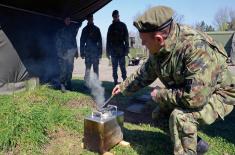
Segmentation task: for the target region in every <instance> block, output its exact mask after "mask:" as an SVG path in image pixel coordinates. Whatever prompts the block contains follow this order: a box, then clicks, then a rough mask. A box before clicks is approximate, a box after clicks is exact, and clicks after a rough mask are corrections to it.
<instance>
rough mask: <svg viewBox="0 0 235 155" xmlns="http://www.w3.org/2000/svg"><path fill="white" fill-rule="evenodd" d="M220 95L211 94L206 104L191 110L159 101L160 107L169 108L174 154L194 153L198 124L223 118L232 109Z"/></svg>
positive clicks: (188, 154) (209, 122)
mask: <svg viewBox="0 0 235 155" xmlns="http://www.w3.org/2000/svg"><path fill="white" fill-rule="evenodd" d="M222 101H223V100H222V98H221V96H220V95H216V94H213V95H212V97H211V98H210V100H209V102H208V104H206V105H205V106H204V107H203V108H202V109H201V110H198V111H191V110H186V109H182V108H179V107H176V106H175V105H173V104H171V103H169V102H168V103H167V102H164V101H160V102H158V103H159V106H160V109H163V111H164V110H169V109H171V110H172V112H171V115H170V118H169V128H170V135H171V140H172V142H173V145H174V154H175V155H196V154H197V152H196V150H197V129H198V126H200V125H203V124H205V125H210V124H212V123H213V122H215V121H216V120H217V119H219V118H221V119H224V117H225V116H226V115H228V114H229V113H230V112H231V111H232V110H233V105H228V104H225V103H223V102H222Z"/></svg>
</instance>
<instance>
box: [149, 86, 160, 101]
mask: <svg viewBox="0 0 235 155" xmlns="http://www.w3.org/2000/svg"><path fill="white" fill-rule="evenodd" d="M159 89H161V88H160V87H158V86H157V87H155V88H154V89H153V91H152V92H151V97H152V99H153V100H155V99H156V96H157V94H158V91H159Z"/></svg>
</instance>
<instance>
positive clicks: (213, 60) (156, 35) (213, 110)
mask: <svg viewBox="0 0 235 155" xmlns="http://www.w3.org/2000/svg"><path fill="white" fill-rule="evenodd" d="M173 13H174V12H173V10H172V9H171V8H169V7H166V6H157V7H153V8H151V9H149V10H147V11H146V12H145V13H144V14H143V15H142V16H140V17H139V18H138V19H137V20H136V21H134V26H135V27H136V28H137V29H138V31H139V33H140V38H141V39H142V44H143V45H145V46H146V47H147V48H148V49H149V52H150V56H149V58H148V60H147V61H146V62H145V63H144V64H143V65H142V66H141V67H140V68H139V69H138V70H137V71H136V73H133V74H132V75H131V76H130V77H129V78H127V79H126V80H125V81H124V82H123V83H121V84H120V85H116V86H115V88H114V89H113V92H112V94H113V95H116V94H118V93H120V92H121V93H123V94H129V95H130V94H132V93H134V92H136V91H137V90H139V89H140V88H143V87H145V86H148V85H149V84H151V83H152V82H154V81H155V79H156V78H159V79H160V80H161V81H162V82H163V84H164V85H165V86H166V88H155V89H154V90H153V91H152V92H151V96H152V99H153V100H154V101H155V102H156V103H157V104H158V105H159V107H160V109H161V110H165V109H170V110H171V114H170V117H169V128H170V135H171V139H172V142H173V144H174V154H175V155H189V154H190V155H196V154H203V153H205V152H206V151H207V150H208V144H207V143H206V142H205V141H203V140H202V139H200V138H199V137H198V136H197V128H198V126H199V125H200V124H207V125H210V124H212V123H213V122H214V121H215V120H216V119H220V118H221V119H223V118H224V117H225V116H226V115H228V114H229V113H230V112H231V111H232V109H233V105H234V104H235V97H234V96H235V83H234V81H235V80H234V77H233V76H232V75H231V73H230V71H229V69H228V65H227V63H226V59H227V54H226V52H225V49H224V48H223V46H221V45H219V44H217V43H216V42H215V41H214V40H213V39H212V38H211V37H209V36H208V35H206V34H205V33H203V32H200V31H197V30H194V29H192V28H190V27H188V26H184V25H179V24H177V23H175V22H174V21H173V18H172V16H173Z"/></svg>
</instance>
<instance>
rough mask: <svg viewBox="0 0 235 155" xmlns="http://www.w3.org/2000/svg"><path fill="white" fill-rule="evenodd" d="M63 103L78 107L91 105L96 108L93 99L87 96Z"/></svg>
mask: <svg viewBox="0 0 235 155" xmlns="http://www.w3.org/2000/svg"><path fill="white" fill-rule="evenodd" d="M65 105H66V106H67V107H69V108H80V107H84V106H88V107H91V108H92V109H95V108H96V106H95V105H96V103H95V101H94V100H92V99H91V98H89V97H84V98H82V99H79V100H70V101H68V102H67V103H66V104H65Z"/></svg>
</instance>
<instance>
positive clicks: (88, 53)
mask: <svg viewBox="0 0 235 155" xmlns="http://www.w3.org/2000/svg"><path fill="white" fill-rule="evenodd" d="M80 54H81V57H82V59H84V58H85V65H86V71H85V77H84V80H85V81H87V80H88V79H89V75H90V70H91V66H92V65H93V70H94V72H95V73H96V75H97V77H99V59H100V58H101V57H102V37H101V33H100V29H99V28H98V27H97V26H95V25H94V22H93V15H89V16H88V17H87V25H86V26H85V27H84V28H83V30H82V34H81V38H80Z"/></svg>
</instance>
